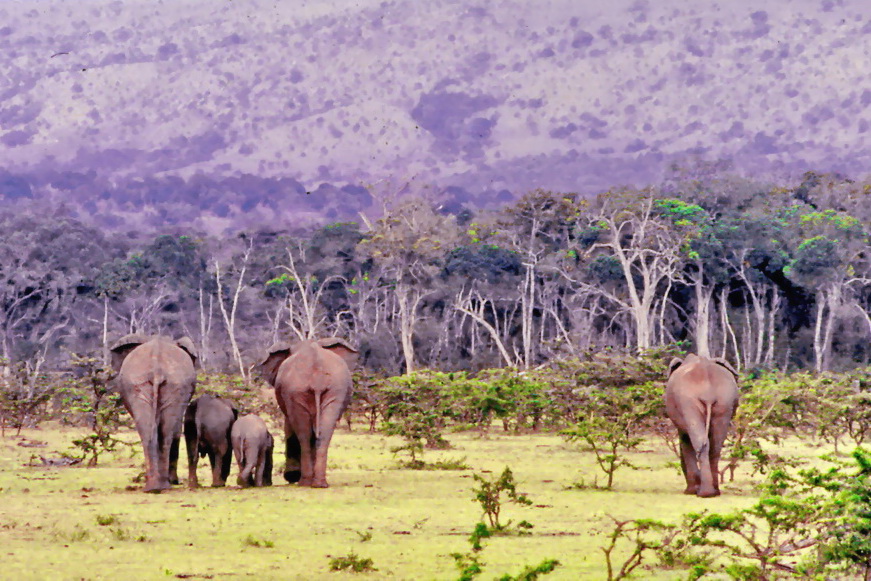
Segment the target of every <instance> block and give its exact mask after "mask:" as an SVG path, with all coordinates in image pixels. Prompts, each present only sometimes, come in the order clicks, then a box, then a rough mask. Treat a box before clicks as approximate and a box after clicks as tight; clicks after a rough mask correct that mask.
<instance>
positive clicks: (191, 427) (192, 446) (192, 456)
mask: <svg viewBox="0 0 871 581" xmlns="http://www.w3.org/2000/svg"><path fill="white" fill-rule="evenodd" d="M197 436H198V434H197V426H196V424H195V423H190V422H189V423H186V424H185V427H184V442H185V447H186V448H187V454H188V486H189V487H190V488H197V487H198V486H199V485H200V482H199V480H198V479H197V462H199V459H200V439H199V438H198V437H197Z"/></svg>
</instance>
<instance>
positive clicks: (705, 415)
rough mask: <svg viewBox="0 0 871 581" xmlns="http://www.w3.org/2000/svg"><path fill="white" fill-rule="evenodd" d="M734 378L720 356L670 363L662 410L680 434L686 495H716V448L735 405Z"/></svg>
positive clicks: (720, 449)
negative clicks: (663, 409) (718, 357)
mask: <svg viewBox="0 0 871 581" xmlns="http://www.w3.org/2000/svg"><path fill="white" fill-rule="evenodd" d="M737 376H738V374H737V373H736V372H735V370H734V369H733V368H732V366H730V365H729V364H728V363H727V362H726V361H724V360H722V359H707V358H704V357H699V356H698V355H692V354H691V355H687V357H686V358H685V359H683V360H680V359H677V358H675V359H673V360H672V361H671V365H669V376H668V383H667V384H666V387H665V410H666V413H667V414H668V417H669V418H670V419H671V421H672V422H673V423H674V425H675V426H676V427H677V431H678V435H679V436H680V450H681V460H680V466H681V469H682V470H683V473H684V478H685V479H686V483H687V487H686V490H685V491H684V493H685V494H695V495H697V496H701V497H710V496H718V495H719V494H720V479H719V462H720V452H721V451H722V449H723V442H724V441H725V440H726V434H727V433H728V431H729V424H730V423H731V422H732V417H733V416H734V415H735V410H736V409H738V384H737V383H736V381H735V380H736V378H737Z"/></svg>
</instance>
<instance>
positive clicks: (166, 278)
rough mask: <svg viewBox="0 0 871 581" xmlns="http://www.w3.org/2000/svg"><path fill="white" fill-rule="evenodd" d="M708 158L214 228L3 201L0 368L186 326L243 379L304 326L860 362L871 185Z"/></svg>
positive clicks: (52, 364) (22, 367)
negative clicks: (628, 174) (742, 167)
mask: <svg viewBox="0 0 871 581" xmlns="http://www.w3.org/2000/svg"><path fill="white" fill-rule="evenodd" d="M702 169H704V168H702ZM702 169H700V168H695V170H693V171H676V172H675V173H674V174H673V175H672V176H671V177H670V178H669V180H667V181H666V182H665V183H664V184H663V185H662V186H660V187H658V188H652V189H647V190H640V191H639V190H612V191H609V192H606V193H603V194H601V195H599V196H598V197H596V198H594V199H586V198H584V197H580V196H576V195H570V194H562V193H551V192H544V191H535V192H532V193H530V194H528V195H526V196H524V197H523V198H522V199H520V200H519V201H518V202H516V203H514V204H511V205H509V206H506V207H504V208H503V209H501V210H480V209H476V208H473V207H470V206H466V205H463V204H448V205H445V204H440V205H435V206H434V205H433V204H432V203H430V202H427V201H425V200H423V199H421V198H415V197H414V196H405V197H401V198H399V199H398V200H391V199H389V198H385V197H383V196H382V197H381V201H382V202H383V203H384V210H383V213H382V215H381V217H380V218H378V219H377V220H374V219H373V221H371V223H368V224H358V223H355V222H340V223H334V224H329V225H325V226H320V227H316V228H310V229H308V230H306V231H298V232H294V233H291V232H286V231H285V232H282V231H278V230H275V229H273V228H270V227H268V226H265V225H261V226H260V227H259V228H257V229H252V230H245V231H240V232H238V233H237V234H235V235H233V236H228V237H221V238H215V237H211V236H208V235H202V234H200V233H198V232H196V231H193V230H189V231H186V232H184V231H180V230H179V229H178V228H171V229H170V232H168V233H163V234H159V235H157V236H156V237H149V236H137V235H133V234H128V233H126V232H121V231H113V230H109V229H104V228H97V227H95V226H93V225H90V224H88V223H87V222H84V221H81V220H77V219H74V218H71V217H69V216H68V215H67V213H66V212H65V210H64V209H63V208H58V209H54V210H47V209H45V208H41V207H40V206H38V205H34V206H31V207H29V208H28V207H27V206H26V205H22V206H21V208H19V209H18V210H16V211H14V212H13V211H5V212H2V213H0V241H2V242H0V340H2V345H0V347H2V351H0V356H2V357H3V362H4V363H3V377H4V378H5V380H6V381H9V382H12V383H15V384H16V385H19V386H21V389H23V390H25V391H28V390H34V389H36V385H37V384H38V383H39V382H40V381H41V380H40V379H39V378H40V377H41V374H43V373H45V372H49V371H54V370H65V369H70V367H71V360H70V354H71V353H78V354H86V353H91V354H97V355H98V356H100V352H101V351H102V350H104V349H105V347H106V345H107V343H108V342H109V341H110V340H111V339H113V338H115V337H117V336H119V335H121V334H124V333H127V332H142V333H159V332H160V333H167V334H170V335H188V336H190V337H192V338H193V339H194V341H195V342H196V344H197V346H198V348H199V350H200V354H201V358H200V360H201V363H202V365H203V367H204V368H205V369H206V370H209V371H226V370H235V372H236V373H238V374H240V375H241V376H242V377H243V378H244V377H247V376H248V375H249V373H250V367H251V365H252V364H254V363H256V362H257V360H258V359H257V358H258V357H259V356H260V355H261V354H262V353H263V350H264V349H265V348H266V347H267V346H268V345H269V344H271V343H272V342H273V341H274V340H276V339H278V338H279V337H282V338H286V337H295V336H305V335H309V334H313V335H317V336H324V335H339V336H342V337H345V338H347V339H349V340H350V341H351V342H352V343H354V344H356V345H358V346H359V348H360V352H361V360H362V363H363V366H364V368H365V369H367V370H369V371H370V372H375V373H380V374H383V375H385V376H389V375H397V374H399V373H401V372H412V371H415V370H417V369H421V368H428V369H437V370H442V371H446V372H453V371H468V372H475V371H477V370H480V369H484V368H494V367H515V368H519V369H532V368H535V367H537V366H540V365H542V364H543V363H547V362H550V363H552V364H555V363H557V362H558V361H559V360H562V359H567V358H578V357H580V358H586V357H589V355H590V354H592V353H597V352H600V351H602V350H612V351H615V352H639V351H644V350H648V349H652V348H657V347H661V346H668V345H673V344H679V345H681V346H682V347H683V348H684V349H687V350H691V351H695V350H699V351H708V352H710V353H712V354H714V355H723V356H725V357H727V358H728V359H730V360H731V361H733V362H734V363H735V364H736V365H737V366H738V367H739V368H741V369H744V370H754V369H769V370H774V369H779V370H797V369H814V370H816V371H824V370H839V369H840V370H843V369H850V368H853V367H856V366H859V365H863V364H867V363H868V362H869V361H871V350H869V347H868V345H869V341H868V339H869V335H871V316H869V308H871V262H869V257H871V255H869V239H868V235H869V224H871V217H869V208H871V204H869V193H868V192H869V188H868V186H867V184H864V183H861V182H853V181H850V180H847V179H843V178H841V177H839V176H836V175H828V174H815V173H807V174H806V175H805V176H804V179H803V181H802V182H801V183H800V184H798V185H796V186H793V187H781V186H771V185H765V184H759V183H755V182H751V181H747V180H744V179H741V178H737V177H734V176H731V175H728V174H712V175H709V174H705V173H704V172H703V171H702ZM375 194H376V195H378V192H375ZM233 344H235V345H237V346H238V347H239V349H238V352H237V351H235V350H234V349H232V348H231V345H233ZM602 372H603V373H607V372H608V370H607V369H605V370H602ZM483 419H486V418H483Z"/></svg>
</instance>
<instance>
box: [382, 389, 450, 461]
mask: <svg viewBox="0 0 871 581" xmlns="http://www.w3.org/2000/svg"><path fill="white" fill-rule="evenodd" d="M450 381H451V375H450V374H447V373H440V372H420V373H411V374H408V375H403V376H398V377H391V378H389V379H388V380H386V382H385V384H384V387H383V392H384V409H385V411H384V428H383V429H384V432H385V433H386V434H388V435H391V436H400V437H401V438H402V439H404V440H405V444H403V445H402V446H397V447H395V448H392V449H391V451H392V452H393V453H394V454H395V453H398V452H407V453H408V454H409V456H410V459H409V460H408V461H407V462H405V463H403V466H405V467H407V468H415V469H421V468H424V467H426V463H425V462H424V461H423V459H422V458H420V456H421V455H422V454H423V450H424V448H431V449H446V448H449V447H450V443H449V442H448V441H447V440H445V438H444V436H442V430H443V429H444V427H445V423H446V418H447V416H448V415H449V410H448V409H447V407H446V402H447V400H448V397H447V388H446V384H448V383H449V382H450Z"/></svg>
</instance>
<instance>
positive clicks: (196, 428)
mask: <svg viewBox="0 0 871 581" xmlns="http://www.w3.org/2000/svg"><path fill="white" fill-rule="evenodd" d="M238 416H239V412H238V411H236V408H235V407H233V405H232V404H231V403H230V402H228V401H227V400H225V399H224V398H222V397H219V396H215V395H212V394H208V393H207V394H205V395H201V396H200V397H198V398H197V399H195V400H194V401H192V402H191V403H190V405H189V406H188V408H187V411H186V412H185V419H184V439H185V443H186V444H187V451H188V486H189V487H190V488H196V487H197V486H199V485H200V484H199V480H198V479H197V460H198V459H199V458H201V457H203V456H208V457H209V464H210V465H211V467H212V486H214V487H220V486H224V484H225V483H226V482H227V476H229V475H230V466H231V464H232V463H233V447H232V445H231V443H230V430H231V429H232V428H233V423H234V422H235V421H236V418H237V417H238Z"/></svg>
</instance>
